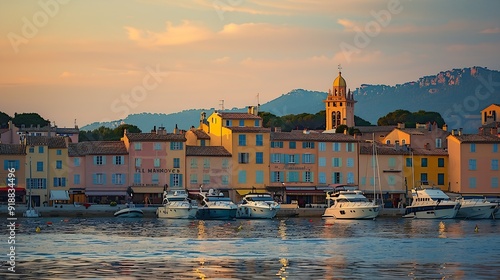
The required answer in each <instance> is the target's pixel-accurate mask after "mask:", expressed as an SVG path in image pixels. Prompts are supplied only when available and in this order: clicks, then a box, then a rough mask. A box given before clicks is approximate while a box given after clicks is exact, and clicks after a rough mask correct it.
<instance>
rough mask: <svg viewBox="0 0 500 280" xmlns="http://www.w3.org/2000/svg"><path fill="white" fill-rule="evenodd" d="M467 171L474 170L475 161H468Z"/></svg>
mask: <svg viewBox="0 0 500 280" xmlns="http://www.w3.org/2000/svg"><path fill="white" fill-rule="evenodd" d="M469 170H476V160H475V159H469Z"/></svg>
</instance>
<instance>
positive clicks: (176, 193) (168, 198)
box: [156, 190, 198, 219]
mask: <svg viewBox="0 0 500 280" xmlns="http://www.w3.org/2000/svg"><path fill="white" fill-rule="evenodd" d="M188 196H189V194H188V192H187V191H186V190H170V191H164V192H163V205H162V206H160V207H158V209H156V217H158V218H169V219H194V218H196V212H198V205H197V204H196V203H195V202H194V201H192V200H191V199H190V198H189V197H188Z"/></svg>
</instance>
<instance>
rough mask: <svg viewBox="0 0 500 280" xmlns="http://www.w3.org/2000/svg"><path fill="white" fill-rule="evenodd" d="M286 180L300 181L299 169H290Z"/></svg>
mask: <svg viewBox="0 0 500 280" xmlns="http://www.w3.org/2000/svg"><path fill="white" fill-rule="evenodd" d="M286 176H287V178H286V180H287V181H288V182H298V181H299V172H297V171H288V172H287V174H286Z"/></svg>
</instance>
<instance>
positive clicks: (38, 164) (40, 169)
mask: <svg viewBox="0 0 500 280" xmlns="http://www.w3.org/2000/svg"><path fill="white" fill-rule="evenodd" d="M36 171H38V172H43V161H37V162H36Z"/></svg>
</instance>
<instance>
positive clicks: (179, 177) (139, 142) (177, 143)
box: [121, 127, 186, 203]
mask: <svg viewBox="0 0 500 280" xmlns="http://www.w3.org/2000/svg"><path fill="white" fill-rule="evenodd" d="M121 140H122V141H123V143H124V145H125V147H126V149H127V151H128V154H129V159H130V164H129V170H128V174H129V182H130V186H131V187H132V189H133V191H134V202H136V203H161V202H162V200H163V191H164V190H166V189H167V188H170V189H184V188H185V187H186V185H185V174H186V170H185V166H186V164H185V160H186V145H185V142H186V138H185V137H184V134H181V133H179V132H178V131H176V130H174V132H173V133H167V131H166V130H165V128H164V127H159V128H158V130H157V129H156V128H154V129H153V130H152V131H151V132H150V133H128V132H127V131H126V130H125V131H124V136H123V137H122V139H121Z"/></svg>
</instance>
